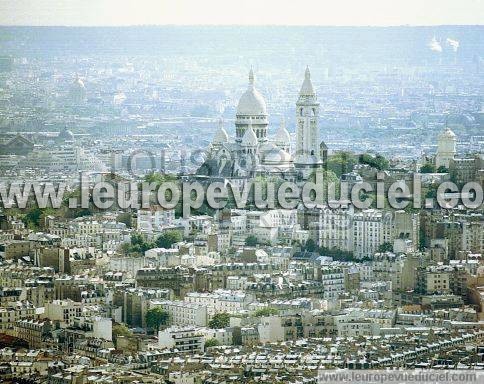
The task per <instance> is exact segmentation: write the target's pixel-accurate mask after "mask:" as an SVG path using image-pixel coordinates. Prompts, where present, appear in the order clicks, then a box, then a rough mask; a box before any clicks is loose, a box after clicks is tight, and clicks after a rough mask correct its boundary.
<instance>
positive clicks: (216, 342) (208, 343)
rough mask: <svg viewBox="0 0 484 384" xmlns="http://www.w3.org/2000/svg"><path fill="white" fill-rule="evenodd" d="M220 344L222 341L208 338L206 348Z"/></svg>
mask: <svg viewBox="0 0 484 384" xmlns="http://www.w3.org/2000/svg"><path fill="white" fill-rule="evenodd" d="M219 345H220V341H218V340H217V339H214V338H212V339H208V340H207V341H206V342H205V348H210V347H218V346H219Z"/></svg>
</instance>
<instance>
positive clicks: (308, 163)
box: [198, 68, 326, 180]
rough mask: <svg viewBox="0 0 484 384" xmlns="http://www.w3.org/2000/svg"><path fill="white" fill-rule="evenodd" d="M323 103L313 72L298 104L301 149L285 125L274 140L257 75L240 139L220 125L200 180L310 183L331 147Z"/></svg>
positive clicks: (243, 105) (244, 107)
mask: <svg viewBox="0 0 484 384" xmlns="http://www.w3.org/2000/svg"><path fill="white" fill-rule="evenodd" d="M318 117H319V103H318V101H317V97H316V93H315V92H314V89H313V86H312V83H311V74H310V72H309V68H306V72H305V76H304V81H303V84H302V87H301V90H300V92H299V98H298V101H297V103H296V148H295V149H294V151H291V137H290V135H289V132H288V131H287V129H286V127H285V124H284V120H283V121H282V122H281V125H280V126H279V128H278V129H277V131H276V132H275V133H274V134H273V135H270V132H269V119H268V118H269V115H268V113H267V107H266V102H265V99H264V97H263V96H262V95H261V94H260V92H259V91H258V90H257V89H256V87H255V78H254V73H253V71H252V69H251V70H250V73H249V86H248V88H247V90H246V91H245V92H244V93H243V94H242V96H241V97H240V99H239V103H238V106H237V112H236V119H235V137H234V138H230V137H229V135H228V134H227V132H226V130H225V129H224V127H223V123H222V122H220V125H219V128H218V131H217V133H216V134H215V136H214V138H213V140H212V143H211V144H210V147H209V148H208V156H207V159H206V161H205V162H204V163H203V165H202V166H201V167H200V169H199V170H198V174H199V175H205V176H211V177H223V178H227V179H230V178H252V177H255V176H258V175H279V176H280V177H282V178H284V179H286V180H295V179H307V178H308V177H309V176H310V174H311V173H312V172H313V171H314V169H317V168H321V167H322V166H323V163H324V161H323V160H324V157H325V154H326V146H325V145H324V143H320V140H319V123H318Z"/></svg>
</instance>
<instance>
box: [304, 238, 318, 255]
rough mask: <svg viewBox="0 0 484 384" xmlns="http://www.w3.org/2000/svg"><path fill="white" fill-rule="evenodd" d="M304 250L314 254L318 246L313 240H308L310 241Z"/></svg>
mask: <svg viewBox="0 0 484 384" xmlns="http://www.w3.org/2000/svg"><path fill="white" fill-rule="evenodd" d="M304 249H305V250H306V251H308V252H314V251H316V250H317V249H318V246H317V245H316V243H315V242H314V240H313V239H308V241H306V244H305V245H304Z"/></svg>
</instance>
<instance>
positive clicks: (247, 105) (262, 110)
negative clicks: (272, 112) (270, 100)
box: [237, 69, 267, 116]
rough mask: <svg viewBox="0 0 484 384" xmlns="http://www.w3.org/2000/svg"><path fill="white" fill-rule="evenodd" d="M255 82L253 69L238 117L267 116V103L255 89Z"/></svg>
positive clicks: (238, 110) (241, 101)
mask: <svg viewBox="0 0 484 384" xmlns="http://www.w3.org/2000/svg"><path fill="white" fill-rule="evenodd" d="M254 82H255V81H254V71H253V70H252V69H251V70H250V72H249V87H248V88H247V91H245V92H244V93H243V94H242V96H241V97H240V100H239V104H238V105H237V115H246V116H260V115H267V108H266V102H265V100H264V97H263V96H262V95H261V94H260V92H259V91H258V90H257V89H255V85H254Z"/></svg>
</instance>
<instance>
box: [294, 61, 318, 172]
mask: <svg viewBox="0 0 484 384" xmlns="http://www.w3.org/2000/svg"><path fill="white" fill-rule="evenodd" d="M318 119H319V102H318V100H317V97H316V94H315V92H314V88H313V84H312V83H311V73H310V72H309V67H307V68H306V72H305V74H304V81H303V84H302V86H301V91H300V92H299V98H298V100H297V102H296V153H295V160H294V166H295V167H296V169H297V170H298V171H299V172H300V174H301V175H302V178H303V179H307V178H308V177H309V176H310V175H311V172H312V171H313V170H314V169H315V168H321V167H322V166H323V162H322V159H321V151H320V143H319V122H318Z"/></svg>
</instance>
